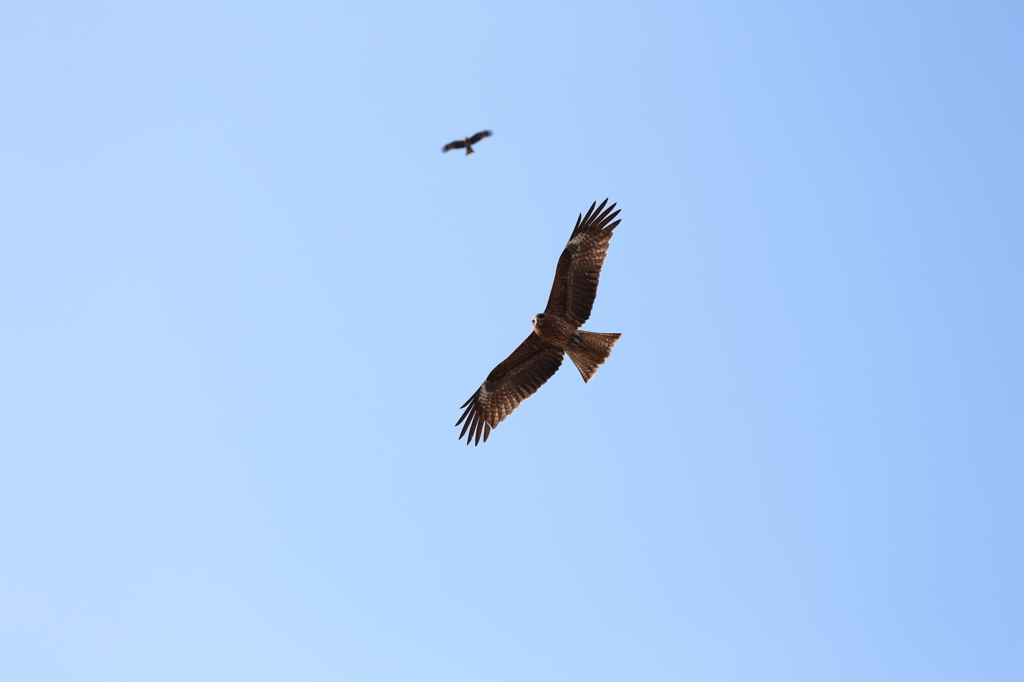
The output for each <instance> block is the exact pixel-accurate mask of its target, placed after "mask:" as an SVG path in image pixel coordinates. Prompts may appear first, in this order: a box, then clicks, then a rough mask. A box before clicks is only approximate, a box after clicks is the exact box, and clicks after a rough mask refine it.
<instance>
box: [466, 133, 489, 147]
mask: <svg viewBox="0 0 1024 682" xmlns="http://www.w3.org/2000/svg"><path fill="white" fill-rule="evenodd" d="M490 136H491V131H490V130H481V131H480V132H479V133H477V134H476V135H474V136H473V137H471V138H469V143H470V144H476V143H477V142H479V141H480V140H482V139H484V138H485V137H490Z"/></svg>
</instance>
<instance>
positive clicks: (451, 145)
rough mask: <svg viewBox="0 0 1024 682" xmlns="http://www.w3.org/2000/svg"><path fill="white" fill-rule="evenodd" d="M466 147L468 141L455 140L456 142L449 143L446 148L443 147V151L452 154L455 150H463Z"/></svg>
mask: <svg viewBox="0 0 1024 682" xmlns="http://www.w3.org/2000/svg"><path fill="white" fill-rule="evenodd" d="M465 146H466V141H465V140H455V141H454V142H449V143H448V144H446V145H445V146H444V147H442V148H441V151H443V152H450V151H451V150H453V149H462V148H463V147H465Z"/></svg>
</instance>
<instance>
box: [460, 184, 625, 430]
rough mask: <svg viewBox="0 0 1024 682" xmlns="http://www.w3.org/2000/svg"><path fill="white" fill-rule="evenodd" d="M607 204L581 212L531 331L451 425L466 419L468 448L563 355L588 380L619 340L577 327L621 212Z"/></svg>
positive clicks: (543, 378) (531, 391)
mask: <svg viewBox="0 0 1024 682" xmlns="http://www.w3.org/2000/svg"><path fill="white" fill-rule="evenodd" d="M607 203H608V200H607V199H605V200H604V201H602V202H601V205H600V206H597V209H596V210H595V209H594V207H595V206H596V205H597V202H596V201H595V202H594V203H593V204H591V206H590V210H589V211H587V215H586V217H583V215H582V214H581V215H580V216H579V217H578V218H577V219H576V227H575V228H574V229H573V231H572V236H570V237H569V243H568V244H566V245H565V249H564V250H563V251H562V255H561V257H560V258H559V259H558V266H557V267H556V268H555V282H554V284H552V285H551V295H550V296H549V297H548V305H547V307H546V308H545V309H544V312H542V313H538V314H537V315H534V317H533V331H531V332H530V335H529V336H527V337H526V340H525V341H523V342H522V343H521V344H519V348H516V349H515V351H513V352H512V355H510V356H508V357H507V358H505V360H504V361H503V362H502V363H501V364H500V365H498V366H497V367H495V368H494V370H493V371H491V373H490V374H488V375H487V379H486V380H485V381H484V383H483V384H481V386H480V388H478V389H477V390H476V393H474V394H473V395H472V397H470V399H469V400H467V401H466V402H465V403H463V405H462V408H460V409H465V411H464V412H463V413H462V417H460V418H459V421H457V422H455V425H456V426H458V425H459V424H461V423H462V422H463V420H465V422H466V424H465V426H463V427H462V432H461V433H460V434H459V438H460V439H461V438H462V437H463V436H464V435H466V433H467V431H468V432H469V436H468V437H467V438H466V445H469V442H470V441H472V440H474V439H475V444H476V445H479V444H480V436H481V435H483V439H484V442H485V443H486V442H487V437H488V436H489V435H490V434H491V429H495V428H497V427H498V424H500V423H501V422H502V421H504V420H505V417H507V416H509V415H510V414H512V411H513V410H515V409H516V408H517V407H519V403H521V402H523V401H524V400H526V399H527V398H529V397H530V396H531V395H533V394H534V393H536V392H537V389H538V388H540V387H541V386H542V385H543V384H544V382H545V381H547V380H548V379H550V378H551V376H552V375H553V374H554V373H555V372H556V371H558V368H559V366H561V364H562V358H563V353H568V354H569V359H570V360H572V361H573V364H575V365H576V369H578V370H579V371H580V374H581V375H582V376H583V381H584V382H588V381H590V379H591V377H593V376H594V374H595V373H596V372H597V368H598V367H600V366H601V365H602V364H603V363H604V361H605V360H606V359H607V358H608V355H609V354H611V352H612V346H614V345H615V342H616V341H618V340H619V337H620V336H622V335H621V334H598V333H595V332H585V331H583V330H581V329H580V327H581V326H583V323H584V322H586V321H587V318H589V317H590V310H591V308H593V307H594V299H595V298H596V297H597V283H598V279H599V278H600V277H601V266H602V265H604V259H605V256H606V255H607V253H608V243H609V241H610V240H611V238H612V230H614V229H615V227H616V226H617V225H618V224H619V223H620V222H622V221H620V220H615V222H612V221H613V220H614V219H615V216H617V215H618V214H619V211H615V212H612V209H614V208H615V204H612V205H611V206H609V207H608V208H607V209H605V208H604V205H605V204H607Z"/></svg>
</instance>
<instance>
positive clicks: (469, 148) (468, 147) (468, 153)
mask: <svg viewBox="0 0 1024 682" xmlns="http://www.w3.org/2000/svg"><path fill="white" fill-rule="evenodd" d="M472 153H473V148H472V147H471V146H469V145H468V144H467V145H466V156H469V155H470V154H472Z"/></svg>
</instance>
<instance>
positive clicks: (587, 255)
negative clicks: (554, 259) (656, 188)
mask: <svg viewBox="0 0 1024 682" xmlns="http://www.w3.org/2000/svg"><path fill="white" fill-rule="evenodd" d="M607 203H608V200H607V199H605V200H604V201H602V202H601V205H600V206H597V208H596V209H595V208H594V207H595V206H596V205H597V202H596V201H595V202H594V203H593V204H591V206H590V210H589V211H587V215H586V217H584V216H582V215H581V216H580V217H579V218H577V219H576V227H575V228H574V229H573V231H572V236H571V237H569V243H568V244H566V245H565V249H564V250H563V251H562V255H561V256H560V257H559V258H558V266H557V267H556V268H555V281H554V283H553V284H552V285H551V295H550V296H549V297H548V305H547V308H545V310H544V312H546V313H553V314H556V315H559V316H561V317H564V318H565V319H567V320H569V321H571V322H572V323H574V324H575V325H576V327H577V328H579V327H582V326H583V323H584V322H586V321H587V319H588V318H589V317H590V311H591V309H592V308H593V307H594V299H595V298H597V284H598V281H599V280H600V278H601V266H603V265H604V258H605V256H606V255H607V254H608V242H609V241H610V240H611V238H612V231H613V230H614V229H615V228H616V226H618V224H619V223H620V222H622V221H620V220H615V216H617V215H619V212H618V211H613V209H614V208H615V204H612V205H611V206H609V207H608V208H607V209H605V207H604V205H605V204H607ZM613 221H614V222H613Z"/></svg>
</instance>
